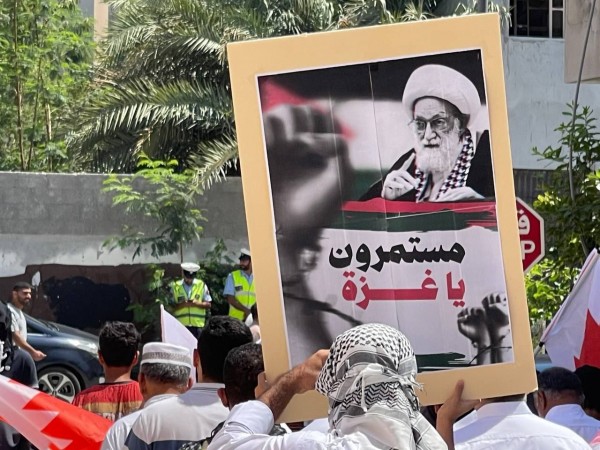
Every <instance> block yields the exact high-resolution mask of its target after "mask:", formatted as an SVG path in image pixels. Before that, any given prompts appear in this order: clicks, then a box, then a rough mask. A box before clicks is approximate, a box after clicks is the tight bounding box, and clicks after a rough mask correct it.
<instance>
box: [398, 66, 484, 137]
mask: <svg viewBox="0 0 600 450" xmlns="http://www.w3.org/2000/svg"><path fill="white" fill-rule="evenodd" d="M423 97H435V98H439V99H442V100H446V101H447V102H448V103H452V104H453V105H454V106H456V108H458V110H459V111H460V112H461V113H463V114H467V115H468V116H469V122H468V123H467V126H469V125H470V124H471V123H473V120H474V118H475V117H476V116H477V114H478V113H479V111H480V109H481V100H480V99H479V94H478V93H477V88H476V87H475V85H474V84H473V83H472V82H471V80H469V79H468V78H467V77H465V76H464V75H463V74H462V73H460V72H457V71H456V70H454V69H451V68H450V67H448V66H442V65H439V64H427V65H425V66H421V67H419V68H418V69H416V70H415V71H413V73H412V74H411V75H410V78H409V79H408V81H407V82H406V86H405V88H404V95H403V96H402V104H403V105H404V108H406V112H407V114H408V117H411V118H412V117H413V111H414V106H415V103H416V102H417V100H419V99H421V98H423Z"/></svg>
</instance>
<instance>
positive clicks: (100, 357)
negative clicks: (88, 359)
mask: <svg viewBox="0 0 600 450" xmlns="http://www.w3.org/2000/svg"><path fill="white" fill-rule="evenodd" d="M98 361H100V364H101V365H105V364H106V363H105V362H104V358H103V357H102V352H101V351H100V350H98Z"/></svg>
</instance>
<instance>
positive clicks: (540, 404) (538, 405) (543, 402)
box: [533, 390, 548, 417]
mask: <svg viewBox="0 0 600 450" xmlns="http://www.w3.org/2000/svg"><path fill="white" fill-rule="evenodd" d="M533 404H534V405H535V409H537V412H538V416H540V417H545V416H546V408H547V407H548V399H547V398H546V394H545V393H544V391H540V390H538V391H537V392H536V393H535V394H534V397H533Z"/></svg>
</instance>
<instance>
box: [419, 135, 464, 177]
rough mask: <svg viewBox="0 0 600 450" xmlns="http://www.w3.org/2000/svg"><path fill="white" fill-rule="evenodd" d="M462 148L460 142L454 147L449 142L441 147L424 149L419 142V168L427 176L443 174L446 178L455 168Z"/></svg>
mask: <svg viewBox="0 0 600 450" xmlns="http://www.w3.org/2000/svg"><path fill="white" fill-rule="evenodd" d="M461 148H462V145H461V143H460V141H459V142H458V143H457V144H454V145H453V144H450V145H448V143H447V142H443V143H442V144H441V146H440V147H433V148H431V147H424V146H423V144H422V143H421V142H419V143H418V144H417V148H416V153H417V158H416V164H417V168H418V169H419V170H420V171H421V172H423V173H425V174H430V173H434V174H436V173H437V174H443V175H444V178H446V177H447V176H448V175H449V174H450V172H451V171H452V169H453V168H454V164H456V158H458V155H460V150H461Z"/></svg>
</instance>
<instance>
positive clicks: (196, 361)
mask: <svg viewBox="0 0 600 450" xmlns="http://www.w3.org/2000/svg"><path fill="white" fill-rule="evenodd" d="M194 366H195V367H196V369H199V367H200V353H198V349H197V348H195V349H194Z"/></svg>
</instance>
